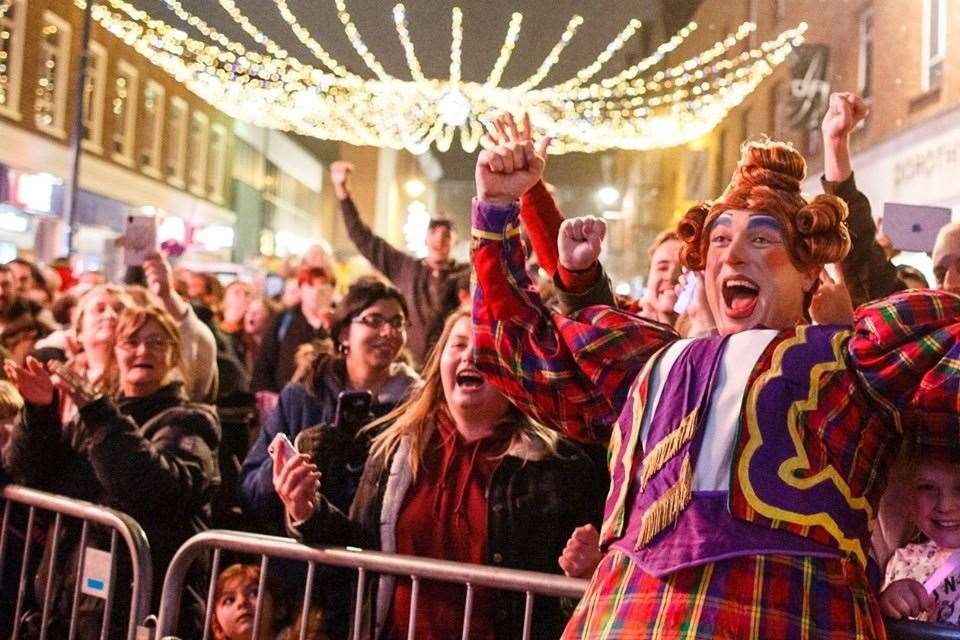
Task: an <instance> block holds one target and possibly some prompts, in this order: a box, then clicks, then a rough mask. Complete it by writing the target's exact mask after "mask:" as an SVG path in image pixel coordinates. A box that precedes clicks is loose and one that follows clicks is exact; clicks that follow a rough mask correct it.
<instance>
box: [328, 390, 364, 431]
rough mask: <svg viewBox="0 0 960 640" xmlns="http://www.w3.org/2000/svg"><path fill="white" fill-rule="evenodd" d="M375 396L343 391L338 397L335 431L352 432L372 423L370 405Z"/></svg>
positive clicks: (360, 392)
mask: <svg viewBox="0 0 960 640" xmlns="http://www.w3.org/2000/svg"><path fill="white" fill-rule="evenodd" d="M371 404H373V396H372V395H371V394H370V392H369V391H341V392H340V395H339V396H337V412H336V413H335V414H334V418H333V426H334V428H335V429H345V430H347V431H350V432H354V431H357V430H358V429H359V428H360V427H362V426H363V425H365V424H367V423H368V422H370V405H371Z"/></svg>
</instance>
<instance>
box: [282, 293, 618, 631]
mask: <svg viewBox="0 0 960 640" xmlns="http://www.w3.org/2000/svg"><path fill="white" fill-rule="evenodd" d="M378 424H379V426H378ZM378 424H374V425H371V427H370V428H371V429H372V430H376V429H378V428H382V430H380V431H379V432H378V433H377V435H375V436H374V438H373V442H372V447H371V450H370V455H369V457H368V458H367V463H366V466H365V468H364V472H363V476H362V478H361V480H360V487H359V489H358V491H357V494H356V497H355V498H354V501H353V505H352V507H351V509H350V515H349V516H347V515H345V514H343V513H342V512H340V511H338V510H337V509H336V508H335V507H333V505H331V504H330V502H329V501H328V500H326V498H324V496H323V495H322V494H321V493H319V491H320V489H321V487H320V480H319V474H318V473H317V471H316V467H315V466H313V465H312V464H311V463H310V462H309V458H308V457H307V456H304V455H300V456H297V457H295V458H290V459H288V460H285V461H283V462H282V463H278V464H277V465H275V468H276V469H278V471H276V472H275V473H274V486H275V487H276V489H277V493H278V494H279V495H280V498H281V500H282V501H283V503H284V507H285V509H286V512H287V517H288V520H289V522H290V525H291V530H292V532H293V533H295V535H297V536H298V537H299V538H300V539H301V540H303V541H304V542H307V543H311V544H335V545H356V546H361V547H364V548H368V549H380V550H383V551H388V552H396V553H402V554H410V555H418V556H425V557H433V558H442V559H445V560H455V561H461V562H471V563H477V564H489V565H496V566H503V567H512V568H520V569H530V570H535V571H549V572H557V573H558V572H559V566H558V562H557V559H558V557H559V556H560V555H561V552H562V551H563V548H564V544H565V543H566V541H567V538H568V537H569V536H570V534H571V532H572V531H573V530H574V528H576V527H578V526H580V525H583V524H585V523H587V522H595V521H596V520H597V518H598V517H599V512H600V509H601V505H602V501H603V496H604V495H605V493H606V486H607V485H606V477H605V471H604V470H603V469H602V467H601V465H598V464H594V463H593V462H592V461H591V459H590V458H589V457H588V456H587V455H586V454H585V453H584V452H583V451H582V450H581V449H579V448H577V447H576V446H574V445H573V444H572V443H569V442H567V441H565V440H563V439H561V438H560V437H558V436H557V435H556V434H555V433H553V432H550V431H548V430H547V429H545V428H543V427H541V426H539V425H537V424H535V423H532V422H530V421H529V420H527V419H526V418H524V417H523V416H522V415H521V414H520V413H519V411H517V410H516V408H515V407H513V406H512V405H511V404H510V403H509V402H508V401H507V399H506V398H505V397H504V396H502V395H501V394H500V393H499V392H497V391H496V390H495V389H494V388H493V387H492V386H490V385H488V384H487V382H486V379H485V378H484V376H483V374H481V373H480V372H479V371H478V370H477V369H476V368H475V367H474V365H473V330H472V327H471V323H470V316H469V313H467V312H466V311H459V312H456V313H455V314H454V315H452V316H451V317H450V318H449V319H448V321H447V323H446V325H445V326H444V330H443V333H442V335H441V337H440V341H439V342H438V343H437V347H436V348H435V349H434V351H433V353H432V354H431V356H430V358H429V360H428V362H427V366H426V368H425V370H424V386H423V387H422V389H421V390H420V391H419V392H418V393H415V394H413V395H412V397H411V398H410V399H409V400H407V401H406V402H405V403H404V404H403V405H401V406H400V407H398V408H397V409H396V410H395V411H393V412H392V413H391V414H389V415H387V416H386V417H385V418H384V419H383V420H382V421H380V422H379V423H378ZM410 597H411V592H410V582H409V580H408V579H406V578H393V577H390V576H383V577H381V578H380V580H379V583H378V585H377V586H376V589H375V591H374V592H373V593H371V594H370V598H369V602H368V605H369V606H368V615H370V616H371V618H370V620H369V621H368V622H369V623H372V624H373V625H374V630H375V637H377V638H394V637H406V634H407V631H408V630H407V625H408V619H409V605H410ZM463 602H464V590H463V589H458V588H453V587H451V586H450V585H448V584H442V583H430V582H424V583H421V585H420V592H419V608H418V615H417V619H416V629H415V631H414V637H417V638H427V639H430V638H438V639H439V638H451V637H458V636H459V635H460V633H461V625H462V622H463ZM538 604H539V606H538V610H537V611H536V612H535V614H534V619H535V620H536V621H537V625H536V627H537V629H536V633H537V637H551V638H555V637H557V635H558V634H559V632H560V630H561V628H562V625H563V619H562V615H561V612H560V610H559V606H558V603H557V602H556V601H551V600H546V599H543V600H540V601H539V603H538ZM522 620H523V600H522V597H515V596H512V595H507V594H499V593H495V592H492V591H486V590H478V591H477V593H476V594H475V599H474V612H473V616H472V618H471V635H470V637H471V638H498V637H517V636H519V629H520V624H522Z"/></svg>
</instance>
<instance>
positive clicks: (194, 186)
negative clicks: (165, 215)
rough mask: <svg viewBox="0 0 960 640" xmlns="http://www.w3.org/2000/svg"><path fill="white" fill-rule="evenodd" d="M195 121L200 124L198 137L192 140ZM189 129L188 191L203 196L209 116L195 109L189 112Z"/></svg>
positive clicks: (205, 193) (205, 192)
mask: <svg viewBox="0 0 960 640" xmlns="http://www.w3.org/2000/svg"><path fill="white" fill-rule="evenodd" d="M197 123H199V124H200V126H201V129H200V133H199V138H200V139H199V140H194V133H195V131H194V125H195V124H197ZM189 131H190V134H189V140H190V142H189V145H190V146H189V148H190V153H189V154H188V155H189V158H188V160H187V162H188V164H189V165H190V171H189V172H188V174H189V175H188V181H189V183H190V184H189V190H190V193H192V194H194V195H196V196H200V197H201V198H205V197H206V195H207V165H208V161H209V158H208V157H207V154H208V153H209V147H210V116H208V115H207V114H206V113H204V112H203V111H199V110H196V109H195V110H194V111H193V113H191V114H190V128H189ZM195 143H196V144H195Z"/></svg>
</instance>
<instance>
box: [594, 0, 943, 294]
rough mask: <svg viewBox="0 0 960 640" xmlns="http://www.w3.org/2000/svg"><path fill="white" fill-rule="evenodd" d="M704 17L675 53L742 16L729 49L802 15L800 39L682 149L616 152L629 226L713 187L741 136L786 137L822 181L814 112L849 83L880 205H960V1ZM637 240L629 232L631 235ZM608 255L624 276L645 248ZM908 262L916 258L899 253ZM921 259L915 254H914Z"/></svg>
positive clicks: (865, 180)
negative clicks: (859, 102)
mask: <svg viewBox="0 0 960 640" xmlns="http://www.w3.org/2000/svg"><path fill="white" fill-rule="evenodd" d="M693 20H694V21H696V22H697V23H698V25H699V28H698V29H697V30H696V31H695V32H694V33H693V34H692V35H691V37H690V38H689V39H688V40H687V42H685V43H684V45H683V46H682V47H681V48H680V49H678V50H677V51H676V52H675V53H674V54H673V55H672V57H671V61H673V62H676V61H679V60H682V59H685V58H686V57H688V56H690V55H691V54H693V53H695V52H698V51H702V50H704V49H705V48H707V47H709V46H711V45H712V44H713V43H714V42H716V41H717V40H720V39H722V38H723V37H724V36H725V35H726V34H727V33H730V32H733V31H735V30H736V28H737V26H738V25H740V24H741V23H743V22H746V21H752V22H755V23H756V24H757V29H756V32H755V33H753V34H752V35H751V36H749V37H748V38H747V39H745V40H744V42H743V43H742V44H741V45H739V46H738V48H735V49H733V50H732V51H731V52H730V53H729V54H728V57H730V56H733V55H736V54H738V53H740V52H741V51H743V50H745V49H746V48H747V47H751V46H755V45H757V44H758V43H760V42H763V41H766V40H770V39H772V38H774V37H776V35H777V34H779V33H780V32H781V31H783V30H785V29H788V28H791V27H795V26H797V25H798V24H800V23H802V22H806V23H807V24H808V27H809V28H808V31H807V33H806V46H805V47H804V48H803V49H802V50H801V52H800V55H799V56H792V57H791V59H790V60H788V61H787V62H786V63H785V64H783V65H782V66H781V67H780V68H778V69H777V70H776V71H775V72H774V74H773V75H772V76H771V77H769V78H767V79H766V80H765V81H764V82H763V83H762V84H761V85H760V86H759V87H758V88H757V89H756V91H754V93H753V94H751V95H750V96H749V97H748V98H747V99H746V100H744V102H743V103H742V104H741V105H740V106H739V107H737V108H736V109H734V110H733V111H731V112H730V114H729V115H728V116H727V118H726V119H725V120H724V122H723V123H721V124H720V125H719V126H718V127H716V128H715V129H714V130H713V131H712V132H711V133H710V134H708V135H706V136H704V137H703V138H701V139H698V140H695V141H693V142H691V143H690V144H688V145H685V146H683V147H680V148H674V149H668V150H664V151H658V152H651V153H645V154H626V153H624V154H621V155H620V156H619V157H618V165H619V166H620V167H621V172H622V173H623V174H624V175H626V176H628V178H627V181H628V182H630V183H632V184H633V185H634V187H633V189H632V191H631V190H630V189H629V188H628V191H627V193H628V195H629V196H630V198H631V199H630V200H628V199H625V202H624V207H625V208H624V212H623V214H624V217H625V221H624V222H623V224H624V225H625V233H624V237H629V238H636V237H640V238H642V239H644V240H647V239H649V238H651V237H652V236H653V234H655V232H656V231H657V230H658V229H661V228H665V227H667V226H670V225H672V223H673V222H675V221H676V219H677V218H678V217H679V216H680V215H681V214H682V213H683V212H684V211H685V210H686V209H687V208H688V207H689V206H691V205H693V204H694V203H695V202H696V201H698V200H700V199H704V198H711V197H714V196H716V195H717V194H719V192H720V191H721V190H722V189H723V187H724V186H725V185H726V183H727V181H728V180H729V179H730V175H731V173H732V171H733V168H734V167H735V166H736V162H737V159H738V157H739V148H740V144H741V143H742V142H743V141H744V140H745V139H747V138H751V137H757V136H761V135H768V136H770V137H771V138H776V139H784V140H789V141H791V142H792V143H793V144H794V145H795V146H796V147H797V148H798V149H800V150H801V151H802V152H803V153H804V154H805V156H806V157H807V160H808V164H809V169H808V174H809V177H808V180H807V183H806V184H805V188H806V189H807V190H808V191H809V192H813V193H816V192H818V191H819V183H818V182H819V176H820V172H821V170H822V166H823V158H822V149H821V142H820V132H819V119H820V116H821V114H822V107H823V106H825V103H824V102H823V100H825V98H826V96H827V95H829V93H830V92H832V91H851V92H855V93H858V94H860V95H862V96H864V97H865V98H866V100H867V101H868V103H869V105H870V108H871V113H870V116H869V118H868V120H867V122H866V124H865V125H864V126H863V127H862V128H860V129H859V130H858V131H856V132H855V133H854V135H853V140H852V144H853V151H854V170H855V171H856V174H857V179H858V183H859V184H860V187H861V189H862V190H863V191H864V193H866V194H867V196H868V197H869V198H870V200H871V203H872V205H873V209H874V212H875V214H877V215H879V213H880V212H882V210H883V204H884V203H885V202H906V203H913V204H929V205H938V206H946V207H950V208H952V209H953V210H954V212H955V214H956V213H957V212H960V183H958V182H957V180H955V179H954V176H955V174H956V170H957V169H958V168H960V108H958V107H960V76H957V74H956V73H953V74H951V69H953V70H956V69H960V64H958V63H960V46H957V44H958V43H960V6H957V5H956V4H955V3H953V2H949V1H948V0H882V1H881V0H737V1H735V2H730V1H729V0H704V1H703V2H702V3H701V4H700V6H699V8H698V9H697V11H696V12H695V13H694V15H693ZM631 244H633V243H631ZM631 251H632V252H633V254H636V253H637V252H636V250H635V249H632V248H631V247H627V248H625V252H624V253H623V254H614V255H612V258H613V259H612V262H613V263H614V264H616V265H618V266H619V267H620V271H619V272H618V275H621V274H622V277H625V276H627V275H630V274H633V273H642V272H643V268H644V267H643V264H642V259H640V258H637V257H636V256H630V255H628V254H630V253H631ZM904 261H905V262H916V257H911V256H905V257H904ZM919 261H920V263H922V259H919Z"/></svg>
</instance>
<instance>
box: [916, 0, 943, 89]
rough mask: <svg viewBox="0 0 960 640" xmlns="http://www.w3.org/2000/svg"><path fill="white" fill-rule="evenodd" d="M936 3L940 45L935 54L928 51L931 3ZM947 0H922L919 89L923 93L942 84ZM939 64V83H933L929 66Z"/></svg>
mask: <svg viewBox="0 0 960 640" xmlns="http://www.w3.org/2000/svg"><path fill="white" fill-rule="evenodd" d="M934 2H936V3H937V7H938V11H937V15H938V16H939V18H940V20H939V22H938V24H937V32H938V33H937V36H938V38H937V42H938V43H939V45H940V48H939V51H937V52H936V54H931V52H930V44H931V43H930V37H931V34H930V17H931V15H930V14H931V8H932V6H933V3H934ZM947 6H948V3H947V0H923V38H922V39H921V41H922V47H923V49H922V51H921V54H920V61H921V62H920V65H921V66H920V89H921V91H922V92H923V93H926V92H928V91H930V90H932V89H936V88H939V87H941V86H942V85H943V79H942V78H943V73H945V72H946V57H947ZM937 64H941V65H942V68H943V72H942V73H941V80H940V83H939V84H937V85H934V84H933V83H932V82H931V80H932V74H931V72H930V71H931V67H933V66H934V65H937Z"/></svg>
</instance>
